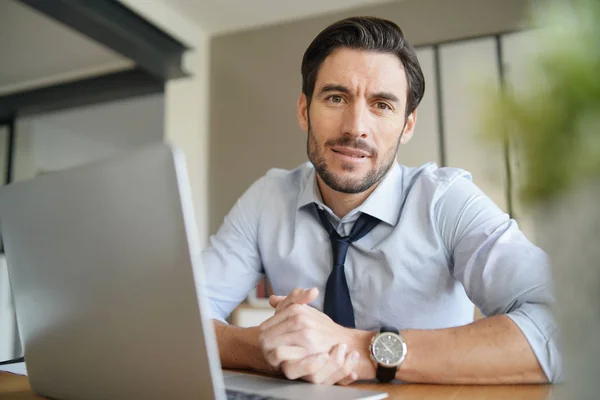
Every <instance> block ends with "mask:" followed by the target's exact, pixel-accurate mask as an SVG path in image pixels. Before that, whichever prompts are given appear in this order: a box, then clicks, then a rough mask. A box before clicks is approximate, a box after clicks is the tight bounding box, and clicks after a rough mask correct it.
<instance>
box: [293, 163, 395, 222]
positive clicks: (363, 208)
mask: <svg viewBox="0 0 600 400" xmlns="http://www.w3.org/2000/svg"><path fill="white" fill-rule="evenodd" d="M402 192H403V190H402V169H401V167H400V166H399V165H398V163H397V162H394V164H393V165H392V167H391V168H390V170H389V171H388V173H387V174H386V175H385V177H384V178H383V180H382V181H381V183H380V184H379V185H378V186H377V188H375V190H374V191H373V193H371V195H369V197H367V199H366V200H365V201H364V202H363V203H362V204H361V205H360V206H358V207H357V208H356V209H354V210H352V211H350V212H349V213H348V216H351V215H353V214H356V213H357V212H359V211H360V212H363V213H365V214H369V215H371V216H373V217H375V218H377V219H379V220H381V221H383V222H385V223H387V224H389V225H392V226H396V224H397V223H398V217H399V215H400V206H401V204H402ZM313 203H316V204H317V205H320V206H323V207H324V208H325V209H326V210H328V211H329V212H331V210H330V209H329V207H327V206H325V204H324V203H323V198H322V197H321V192H320V191H319V187H318V186H317V179H316V173H315V169H314V167H312V165H311V169H310V173H309V174H308V176H307V177H306V179H305V181H304V185H303V188H302V190H301V192H300V196H299V198H298V208H299V209H300V208H303V207H305V206H307V205H309V204H313Z"/></svg>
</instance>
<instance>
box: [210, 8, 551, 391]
mask: <svg viewBox="0 0 600 400" xmlns="http://www.w3.org/2000/svg"><path fill="white" fill-rule="evenodd" d="M424 87H425V86H424V78H423V74H422V71H421V68H420V66H419V63H418V60H417V57H416V55H415V52H414V49H413V48H412V47H411V46H410V45H409V44H408V43H407V42H406V41H405V39H404V37H403V34H402V31H401V30H400V28H399V27H398V26H397V25H396V24H394V23H392V22H390V21H386V20H382V19H377V18H350V19H346V20H343V21H340V22H338V23H336V24H333V25H332V26H330V27H328V28H326V29H325V30H324V31H323V32H321V33H320V34H319V35H318V36H317V37H316V38H315V39H314V41H313V42H312V43H311V44H310V46H309V47H308V49H307V50H306V53H305V54H304V57H303V60H302V93H301V95H300V98H299V100H298V104H297V107H298V120H299V123H300V126H301V127H302V129H303V130H304V131H305V132H307V153H308V158H309V160H310V163H306V164H304V165H301V166H300V167H298V168H297V169H295V170H293V171H283V170H271V171H269V172H268V173H267V174H266V175H265V176H264V177H262V178H261V179H259V180H258V181H257V182H255V183H254V184H253V185H252V186H251V187H250V188H249V189H248V190H247V191H246V193H244V195H243V196H242V197H241V198H240V199H239V200H238V202H237V203H236V204H235V206H234V208H233V209H232V210H231V212H230V213H229V215H228V216H227V217H226V218H225V221H224V224H223V226H222V227H221V228H220V229H219V231H218V233H217V234H216V235H215V236H214V237H212V238H211V246H210V247H208V248H207V249H206V250H205V251H204V252H203V254H202V261H203V265H204V268H205V275H206V281H207V282H208V283H207V286H208V288H207V289H208V293H209V295H210V299H211V304H212V309H213V313H214V319H215V329H216V332H217V338H218V341H219V350H220V355H221V361H222V364H223V366H224V367H229V368H251V369H257V370H265V371H272V372H275V371H278V372H281V373H283V374H285V376H286V377H288V378H289V379H298V378H301V379H304V380H307V381H309V382H315V383H326V384H336V383H337V384H348V383H350V382H352V381H354V380H356V379H373V378H375V377H377V378H378V379H379V380H381V381H384V382H386V381H389V380H391V379H399V380H403V381H411V382H433V383H489V384H493V383H534V382H548V381H550V382H553V381H556V380H557V379H558V378H559V377H560V375H561V369H560V363H559V352H558V351H557V348H556V339H555V336H556V333H555V325H554V322H553V319H552V316H551V313H550V306H551V305H552V302H553V299H552V295H551V282H550V277H549V275H550V274H549V269H548V265H547V259H546V256H545V254H544V253H543V252H542V251H541V250H540V249H538V248H537V247H535V246H533V245H532V244H531V243H530V242H529V241H528V240H527V239H526V238H525V237H524V236H523V234H522V233H521V232H520V231H519V229H518V227H517V224H516V223H515V221H514V220H511V219H510V218H509V217H508V216H507V215H506V214H505V213H504V212H502V211H501V210H500V209H499V208H498V207H497V206H496V205H495V204H494V203H493V202H492V201H491V200H490V199H489V198H488V197H486V196H485V195H484V194H483V193H482V192H481V191H480V190H479V189H478V188H477V187H476V186H475V185H474V184H473V183H472V182H471V178H470V175H469V174H468V173H466V172H465V171H462V170H459V169H451V168H437V166H435V164H426V165H424V166H422V167H420V168H408V167H405V166H400V165H398V164H397V163H396V153H397V151H398V148H399V146H400V145H401V144H404V143H406V142H408V140H409V139H410V138H411V136H412V134H413V132H414V129H415V124H416V121H417V106H418V104H419V102H420V100H421V98H422V96H423V93H424ZM332 260H333V261H332ZM263 274H266V275H267V276H268V277H269V280H270V282H271V284H272V287H273V290H274V292H275V293H276V294H277V296H272V298H271V299H270V304H271V305H272V306H273V307H274V308H275V310H276V312H275V315H274V316H273V317H272V318H270V319H268V320H267V321H265V322H264V323H263V324H261V326H260V327H253V328H239V327H233V326H229V325H227V324H226V323H225V318H226V317H227V316H228V315H229V314H230V312H231V311H232V310H233V309H234V308H235V307H236V306H237V305H238V304H239V303H240V302H241V301H243V299H244V298H245V297H246V296H247V294H248V292H249V291H250V290H251V289H252V288H253V287H255V286H256V284H257V282H258V280H259V279H260V278H261V277H262V276H263ZM471 301H472V302H473V303H475V304H476V305H477V306H478V307H479V308H480V310H481V311H482V313H483V314H484V315H485V316H487V317H486V318H484V319H481V320H478V321H476V322H473V305H472V303H471ZM373 339H374V343H373V345H371V346H370V344H371V341H372V340H373Z"/></svg>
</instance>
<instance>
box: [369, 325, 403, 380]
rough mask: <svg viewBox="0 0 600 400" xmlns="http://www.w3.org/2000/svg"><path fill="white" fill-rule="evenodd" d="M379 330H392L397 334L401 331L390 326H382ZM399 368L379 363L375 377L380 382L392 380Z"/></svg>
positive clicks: (382, 331)
mask: <svg viewBox="0 0 600 400" xmlns="http://www.w3.org/2000/svg"><path fill="white" fill-rule="evenodd" d="M379 332H380V333H384V332H391V333H395V334H399V333H400V331H398V329H396V328H393V327H389V326H383V327H381V329H380V330H379ZM397 369H398V367H384V366H383V365H381V364H377V372H376V374H375V377H376V378H377V380H378V381H379V382H384V383H387V382H391V381H393V380H394V378H395V377H396V370H397Z"/></svg>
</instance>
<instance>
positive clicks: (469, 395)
mask: <svg viewBox="0 0 600 400" xmlns="http://www.w3.org/2000/svg"><path fill="white" fill-rule="evenodd" d="M353 387H357V388H363V389H371V390H377V391H385V392H388V393H389V397H388V398H389V399H402V400H412V399H415V400H416V399H419V400H435V399H461V400H463V399H464V400H468V399H485V400H504V399H528V400H541V399H543V400H547V399H549V398H550V392H551V389H552V386H551V385H522V386H519V385H515V386H465V385H456V386H449V385H413V384H387V385H382V384H376V383H355V384H353ZM3 398H7V399H8V398H10V399H12V398H18V399H20V400H27V399H42V397H40V396H36V395H35V394H33V392H32V391H31V388H30V387H29V381H28V380H27V377H26V376H20V375H13V374H9V373H8V372H0V399H3Z"/></svg>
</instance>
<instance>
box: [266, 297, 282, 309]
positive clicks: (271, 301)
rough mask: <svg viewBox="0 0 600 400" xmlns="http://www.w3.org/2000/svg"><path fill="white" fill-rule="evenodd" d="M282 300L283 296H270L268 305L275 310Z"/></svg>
mask: <svg viewBox="0 0 600 400" xmlns="http://www.w3.org/2000/svg"><path fill="white" fill-rule="evenodd" d="M283 299H285V296H275V295H271V297H269V305H270V306H271V307H273V308H276V307H277V305H278V304H279V303H280V302H281V301H282V300H283Z"/></svg>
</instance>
